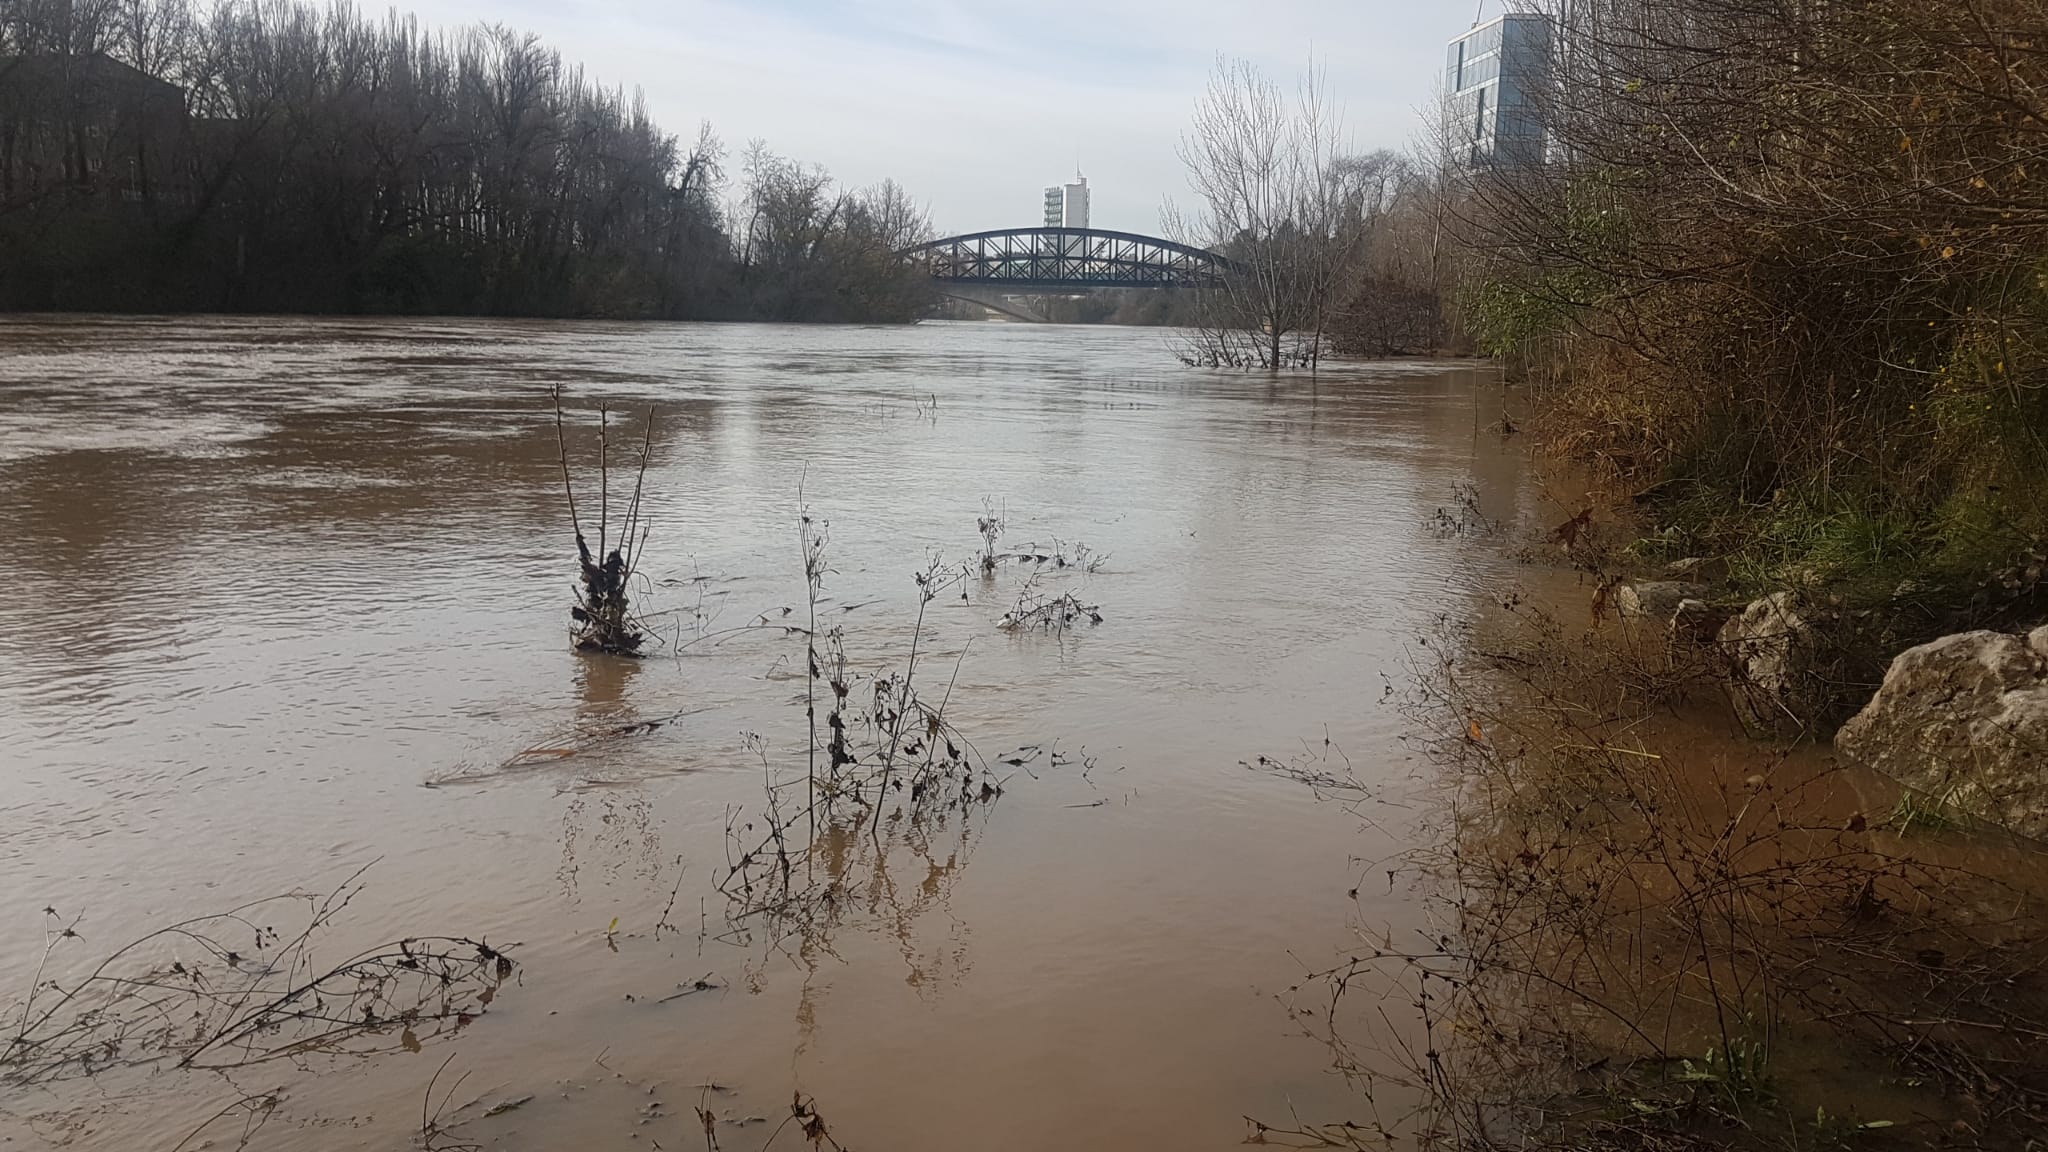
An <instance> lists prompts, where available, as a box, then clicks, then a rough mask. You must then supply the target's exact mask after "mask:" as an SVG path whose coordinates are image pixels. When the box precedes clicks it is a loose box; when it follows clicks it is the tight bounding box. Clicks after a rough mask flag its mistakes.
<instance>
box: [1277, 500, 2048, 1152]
mask: <svg viewBox="0 0 2048 1152" xmlns="http://www.w3.org/2000/svg"><path fill="white" fill-rule="evenodd" d="M1560 487H1566V486H1563V485H1561V486H1560ZM1586 501H1587V498H1586V497H1584V496H1582V495H1578V494H1576V493H1574V494H1573V495H1572V496H1570V497H1568V498H1567V500H1566V501H1565V502H1563V503H1560V504H1557V505H1554V506H1553V507H1554V508H1555V509H1556V511H1555V515H1554V517H1553V521H1552V522H1551V523H1549V524H1547V525H1545V526H1544V527H1543V528H1541V529H1540V530H1538V531H1535V532H1524V533H1522V534H1521V535H1520V537H1519V538H1518V539H1517V538H1513V536H1512V534H1509V538H1507V539H1502V538H1501V537H1500V536H1494V535H1489V534H1488V533H1489V529H1490V525H1489V523H1488V521H1487V520H1486V519H1485V517H1484V515H1483V513H1482V512H1481V511H1480V510H1479V509H1478V507H1477V506H1476V504H1475V505H1473V506H1472V507H1471V508H1470V509H1469V510H1468V512H1467V513H1466V514H1463V515H1458V514H1452V515H1449V516H1446V517H1445V518H1443V519H1442V520H1441V521H1440V522H1441V523H1443V524H1445V525H1447V526H1448V528H1449V530H1451V531H1453V532H1455V533H1456V534H1458V535H1460V536H1463V537H1467V538H1470V539H1471V543H1472V546H1474V547H1478V548H1501V549H1506V550H1508V551H1512V552H1514V553H1516V554H1519V555H1521V556H1523V557H1524V558H1525V560H1527V561H1528V562H1530V563H1531V564H1533V565H1534V566H1535V572H1536V573H1537V574H1536V575H1532V577H1531V579H1530V580H1529V581H1527V582H1525V587H1526V588H1528V590H1527V591H1524V592H1513V593H1506V594H1503V595H1502V596H1500V597H1498V598H1497V599H1496V600H1495V601H1494V602H1493V603H1492V604H1491V605H1489V606H1488V607H1487V608H1486V609H1484V610H1481V611H1479V612H1476V613H1475V614H1473V615H1472V616H1471V617H1468V618H1460V619H1446V620H1445V621H1443V622H1442V623H1441V625H1440V627H1439V628H1438V629H1437V631H1436V632H1435V633H1434V634H1433V635H1432V636H1430V637H1429V638H1427V639H1426V641H1425V642H1424V644H1423V646H1422V648H1421V650H1420V653H1419V655H1418V659H1417V665H1418V666H1417V669H1416V678H1415V680H1414V689H1413V693H1412V695H1410V696H1409V697H1408V698H1407V711H1408V713H1409V714H1410V715H1411V716H1413V717H1414V718H1415V719H1416V721H1417V722H1418V724H1420V725H1423V726H1425V727H1426V728H1427V730H1428V731H1430V732H1432V733H1434V736H1433V738H1432V739H1431V740H1429V741H1428V743H1427V748H1428V750H1429V753H1430V756H1431V759H1432V761H1433V762H1434V763H1435V764H1436V765H1437V766H1438V767H1439V769H1440V770H1441V771H1442V773H1443V774H1442V776H1441V778H1440V792H1439V797H1440V801H1441V808H1440V809H1439V811H1440V812H1441V813H1442V815H1441V817H1440V818H1439V820H1438V822H1437V823H1436V825H1435V832H1436V838H1435V839H1434V840H1433V841H1431V842H1430V843H1428V844H1427V845H1425V846H1424V847H1422V848H1420V849H1417V850H1415V851H1412V852H1409V853H1406V854H1404V855H1403V856H1401V857H1399V858H1398V860H1396V861H1392V862H1388V863H1387V864H1386V865H1384V867H1385V874H1386V881H1387V882H1388V883H1393V882H1395V881H1396V879H1397V877H1402V876H1406V877H1410V878H1411V879H1412V881H1413V882H1415V883H1417V884H1419V885H1421V886H1423V887H1425V888H1427V889H1429V890H1430V891H1432V892H1433V893H1434V894H1435V900H1436V920H1435V924H1436V928H1435V930H1434V934H1433V935H1431V936H1430V937H1428V938H1426V939H1423V940H1419V941H1417V940H1400V939H1397V938H1395V937H1392V936H1388V937H1385V938H1375V939H1374V942H1373V944H1372V946H1371V947H1369V948H1365V949H1361V950H1359V951H1358V952H1357V953H1356V954H1354V955H1353V956H1352V957H1351V958H1350V959H1349V960H1348V961H1347V962H1345V963H1344V964H1341V965H1339V966H1337V967H1335V968H1333V969H1330V970H1328V971H1326V972H1323V973H1319V974H1318V975H1317V976H1316V978H1314V979H1312V980H1310V981H1307V982H1305V984H1304V985H1303V986H1302V987H1301V988H1300V989H1298V990H1297V992H1296V994H1295V1000H1294V1003H1295V1006H1296V1007H1297V1009H1298V1010H1300V1011H1301V1013H1302V1016H1303V1018H1304V1019H1305V1020H1308V1021H1311V1024H1310V1025H1308V1030H1309V1031H1311V1032H1312V1033H1314V1034H1316V1035H1318V1036H1319V1037H1321V1038H1322V1039H1323V1040H1325V1042H1327V1043H1329V1044H1330V1045H1331V1046H1332V1049H1333V1051H1334V1052H1335V1053H1336V1055H1337V1058H1338V1062H1339V1066H1340V1067H1342V1068H1344V1069H1345V1070H1346V1071H1347V1072H1349V1073H1351V1074H1353V1075H1354V1076H1356V1077H1357V1078H1358V1079H1359V1080H1360V1082H1361V1083H1363V1084H1364V1085H1366V1087H1367V1092H1368V1096H1369V1097H1373V1096H1374V1095H1375V1093H1376V1092H1377V1093H1383V1094H1385V1095H1386V1096H1388V1097H1392V1098H1398V1096H1399V1094H1400V1093H1401V1092H1406V1093H1409V1094H1411V1095H1419V1096H1421V1097H1423V1098H1424V1099H1426V1101H1427V1103H1426V1104H1425V1105H1424V1106H1423V1107H1422V1108H1421V1109H1420V1110H1419V1111H1418V1112H1417V1113H1414V1114H1396V1113H1394V1112H1393V1111H1391V1110H1390V1109H1388V1108H1386V1107H1383V1106H1381V1105H1380V1102H1379V1101H1378V1100H1377V1099H1375V1101H1374V1107H1373V1108H1372V1109H1371V1111H1370V1113H1369V1115H1370V1116H1371V1117H1373V1118H1374V1123H1372V1124H1368V1125H1365V1126H1363V1127H1360V1128H1356V1129H1349V1128H1342V1127H1331V1126H1311V1127H1309V1128H1307V1129H1301V1130H1295V1131H1293V1132H1292V1136H1293V1137H1296V1138H1301V1137H1305V1138H1307V1139H1309V1140H1311V1141H1313V1142H1315V1143H1317V1144H1318V1145H1319V1146H1336V1147H1355V1148H1367V1147H1380V1146H1381V1144H1379V1143H1377V1142H1376V1141H1378V1140H1380V1139H1382V1138H1383V1137H1386V1136H1392V1137H1395V1138H1400V1139H1414V1140H1419V1141H1421V1142H1422V1144H1423V1145H1424V1146H1426V1147H1441V1148H1458V1149H1473V1148H1478V1149H1492V1148H1517V1149H1528V1148H1541V1149H1558V1150H1565V1149H1569V1150H1571V1152H1587V1150H1594V1149H1599V1150H1605V1149H1645V1148H1653V1149H1699V1150H1705V1149H1715V1150H1726V1149H1755V1150H1773V1152H1782V1150H1793V1149H1812V1148H1838V1147H1856V1148H1880V1149H1894V1148H1896V1149H1907V1148H1912V1149H1921V1148H1947V1147H1955V1146H1964V1147H1972V1148H1986V1149H2012V1150H2015V1152H2018V1150H2023V1149H2028V1148H2031V1147H2032V1142H2033V1140H2034V1139H2035V1137H2036V1136H2037V1134H2038V1133H2039V1131H2041V1130H2042V1125H2043V1123H2044V1117H2048V1078H2044V1076H2043V1074H2042V1069H2043V1065H2042V1063H2041V1060H2040V1055H2041V1053H2042V1051H2043V1050H2044V1044H2048V982H2044V980H2043V979H2042V975H2041V973H2042V971H2043V969H2044V967H2048V848H2044V847H2043V846H2042V845H2041V844H2040V843H2039V842H2038V841H2034V840H2030V839H2027V838H2025V837H2023V836H2021V835H2017V834H2015V833H2014V832H2013V831H2010V830H2007V829H2005V828H2001V827H1999V826H1997V825H1996V824H1995V823H1993V822H1991V821H1988V820H1985V819H1981V818H1976V817H1974V816H1973V815H1971V814H1970V813H1969V812H1966V811H1963V810H1962V809H1964V808H1967V807H1968V805H1967V804H1957V803H1944V801H1943V798H1942V797H1941V796H1939V795H1934V796H1930V795H1929V794H1928V793H1927V792H1926V791H1924V790H1918V791H1916V790H1914V789H1912V788H1908V787H1905V786H1902V785H1901V783H1900V782H1899V781H1898V780H1895V779H1892V778H1889V777H1887V776H1885V775H1882V774H1880V773H1879V772H1877V771H1874V770H1873V768H1872V766H1871V764H1869V763H1866V762H1863V761H1861V760H1859V759H1858V758H1857V757H1855V756H1850V755H1844V754H1840V753H1837V752H1835V751H1834V750H1833V749H1831V748H1830V747H1829V746H1828V745H1827V743H1826V742H1825V739H1824V737H1825V735H1826V734H1827V733H1825V732H1820V733H1816V732H1815V731H1814V730H1812V729H1810V728H1802V727H1801V726H1800V725H1799V724H1797V723H1789V722H1791V721H1792V720H1793V716H1792V713H1791V711H1790V709H1789V708H1786V707H1783V706H1781V705H1782V704H1783V702H1784V701H1785V700H1787V699H1790V698H1796V696H1797V691H1796V690H1798V689H1800V687H1801V685H1803V684H1804V683H1805V681H1804V680H1801V679H1798V677H1806V676H1811V677H1812V678H1813V679H1814V680H1815V681H1822V680H1824V674H1823V666H1822V665H1821V664H1820V663H1819V661H1820V660H1821V659H1823V658H1824V655H1825V653H1827V652H1828V651H1830V649H1827V648H1826V647H1824V646H1823V645H1822V644H1821V642H1820V641H1819V640H1818V639H1812V638H1809V635H1808V633H1807V632H1805V631H1799V632H1797V633H1794V632H1792V631H1791V630H1790V628H1791V626H1788V625H1786V624H1785V621H1784V619H1783V618H1782V617H1774V618H1773V620H1774V621H1775V622H1776V623H1777V624H1779V625H1781V626H1780V627H1779V628H1778V629H1777V630H1776V631H1775V632H1772V631H1771V630H1769V629H1755V628H1751V629H1749V630H1748V631H1745V630H1744V625H1743V621H1742V619H1741V616H1740V614H1739V613H1738V612H1737V611H1736V609H1738V608H1739V607H1741V605H1740V604H1739V597H1735V598H1733V601H1731V597H1730V596H1729V595H1728V594H1727V593H1725V592H1724V593H1717V592H1716V591H1715V588H1716V585H1715V584H1714V583H1713V582H1712V581H1713V580H1714V578H1715V572H1714V570H1713V568H1712V567H1711V566H1710V565H1708V564H1707V563H1705V562H1703V561H1697V560H1695V561H1693V562H1691V563H1689V564H1686V565H1683V566H1681V567H1680V568H1679V569H1677V570H1675V571H1667V572H1662V573H1660V575H1662V576H1663V577H1664V579H1662V580H1660V581H1657V582H1642V583H1627V582H1623V581H1622V580H1621V579H1620V578H1619V577H1618V576H1616V575H1615V574H1614V573H1613V572H1612V571H1611V569H1609V568H1608V567H1607V566H1606V563H1603V562H1611V560H1612V558H1614V557H1616V556H1625V555H1627V542H1628V541H1631V540H1635V539H1639V538H1640V536H1639V535H1638V534H1637V533H1638V531H1639V530H1638V529H1636V528H1635V525H1637V524H1639V523H1640V521H1639V520H1638V519H1636V517H1635V516H1634V515H1632V514H1629V513H1622V514H1616V512H1615V510H1614V506H1613V505H1611V504H1610V505H1600V504H1597V503H1595V504H1591V505H1590V507H1589V505H1588V503H1587V502H1586ZM1573 570H1576V571H1577V573H1578V577H1579V580H1578V585H1577V587H1576V588H1574V587H1571V586H1570V585H1569V584H1567V585H1565V586H1558V585H1557V584H1555V583H1554V582H1552V581H1550V580H1548V579H1547V578H1546V577H1544V576H1542V575H1540V573H1542V572H1545V571H1551V572H1558V571H1565V572H1569V571H1573ZM1721 587H1723V588H1725V587H1726V585H1725V584H1724V585H1721ZM1808 594H1809V595H1811V594H1812V593H1810V592H1809V593H1808ZM1792 602H1793V603H1800V601H1797V600H1794V601H1792ZM1772 603H1773V604H1777V603H1780V602H1779V601H1774V602H1772ZM1805 603H1807V604H1808V605H1809V607H1807V608H1806V609H1805V611H1806V612H1807V614H1808V618H1810V619H1813V620H1816V621H1820V622H1824V623H1829V624H1833V623H1838V622H1840V621H1842V620H1844V619H1848V620H1851V621H1854V620H1855V617H1854V616H1853V615H1852V610H1848V609H1845V608H1843V607H1841V606H1840V602H1839V601H1838V602H1836V604H1835V605H1834V606H1833V607H1832V608H1829V609H1827V610H1826V611H1827V614H1826V615H1824V614H1823V609H1822V608H1820V607H1817V606H1812V605H1813V602H1812V601H1805ZM1823 603H1825V602H1823ZM1750 623H1751V624H1755V623H1757V621H1755V620H1752V621H1751V622H1750ZM1794 623H1795V624H1796V622H1794ZM1858 623H1859V624H1860V626H1862V627H1864V628H1870V627H1872V625H1871V624H1870V623H1868V622H1867V620H1866V621H1861V622H1858ZM1855 626H1857V625H1856V624H1851V625H1845V628H1853V627H1855ZM1724 629H1732V631H1728V630H1724ZM1760 636H1762V637H1769V638H1773V639H1777V640H1783V641H1784V643H1782V644H1779V645H1773V644H1772V643H1770V642H1768V641H1767V642H1765V643H1762V644H1759V643H1758V641H1757V638H1758V637H1760ZM1864 642H1865V643H1871V644H1874V645H1881V644H1882V643H1885V642H1884V641H1881V640H1871V639H1868V638H1866V639H1865V640H1864ZM1891 642H1892V643H1897V641H1896V640H1894V641H1891ZM2015 643H2019V644H2021V645H2022V646H2024V643H2025V641H2024V640H2023V639H2020V640H2016V641H2015ZM1762 649H1771V650H1772V651H1773V652H1774V653H1775V655H1776V656H1777V657H1778V663H1777V665H1776V667H1777V668H1778V669H1779V670H1780V671H1786V670H1788V669H1790V668H1791V667H1792V664H1794V663H1796V662H1798V661H1802V660H1807V661H1811V663H1808V664H1804V665H1800V666H1799V667H1798V671H1797V676H1796V677H1794V678H1792V679H1790V680H1787V681H1783V682H1780V683H1779V684H1777V685H1776V686H1775V687H1777V688H1780V689H1784V690H1786V692H1788V693H1790V696H1788V695H1786V694H1782V693H1781V694H1776V695H1772V696H1771V697H1770V698H1769V699H1768V700H1761V699H1759V697H1758V688H1759V684H1758V683H1757V678H1756V677H1755V676H1749V677H1745V676H1744V675H1743V673H1744V672H1745V670H1748V671H1752V672H1754V671H1757V670H1758V669H1759V668H1760V667H1761V666H1762V665H1763V664H1766V663H1768V662H1769V661H1768V660H1767V659H1765V657H1766V656H1767V655H1770V654H1771V653H1766V652H1764V651H1762ZM1895 654H1896V653H1895ZM2044 672H2048V660H2040V661H2037V663H2036V664H2035V665H2034V666H2033V674H2034V675H2037V676H2039V675H2042V674H2043V673H2044ZM1826 682H1827V683H1831V684H1832V683H1834V682H1833V681H1826ZM1836 686H1837V689H1838V690H1839V688H1840V686H1839V685H1836ZM1887 691H1891V689H1887ZM1865 699H1866V700H1867V696H1866V697H1865ZM1858 706H1859V707H1860V706H1861V704H1860V702H1859V705H1858ZM1809 715H1810V714H1809ZM1772 720H1775V721H1778V722H1779V723H1777V724H1772V723H1760V721H1772ZM1859 723H1860V722H1859ZM1817 736H1819V737H1823V739H1816V737H1817ZM1950 754H1951V755H1952V756H1955V757H1958V758H1960V759H1962V760H1964V761H1967V750H1966V749H1956V750H1951V753H1950ZM1911 782H1914V783H1917V781H1911ZM1388 982H1392V983H1393V984H1395V985H1396V986H1398V987H1400V988H1401V989H1403V990H1404V993H1405V995H1403V996H1401V997H1400V999H1402V1000H1403V1001H1404V1002H1405V1004H1406V1005H1407V1008H1408V1010H1409V1011H1410V1012H1412V1013H1413V1014H1414V1015H1416V1016H1417V1017H1419V1018H1421V1019H1422V1020H1424V1021H1425V1022H1426V1024H1427V1032H1428V1034H1429V1036H1430V1037H1432V1039H1431V1040H1430V1041H1429V1043H1428V1044H1427V1045H1426V1047H1425V1048H1422V1049H1418V1048H1416V1047H1413V1046H1410V1045H1404V1044H1403V1043H1402V1042H1401V1041H1400V1040H1399V1038H1398V1037H1395V1036H1392V1035H1390V1033H1389V1029H1388V1026H1387V1021H1388V1020H1390V1019H1391V1018H1392V1017H1390V1016H1389V1015H1388V1014H1387V1011H1386V1008H1385V1005H1384V1002H1383V1000H1380V999H1379V998H1377V997H1375V996H1372V995H1367V994H1364V993H1362V991H1361V990H1362V989H1369V988H1379V987H1382V986H1383V985H1385V984H1386V983H1388ZM1390 1051H1392V1052H1400V1053H1403V1054H1405V1055H1406V1056H1407V1058H1408V1061H1409V1062H1408V1074H1407V1075H1406V1076H1402V1077H1388V1076H1387V1075H1386V1073H1385V1071H1384V1062H1385V1058H1386V1054H1387V1053H1388V1052H1390ZM1278 1127H1283V1126H1280V1125H1276V1128H1278ZM1275 1138H1276V1139H1278V1138H1279V1137H1278V1136H1276V1137H1275Z"/></svg>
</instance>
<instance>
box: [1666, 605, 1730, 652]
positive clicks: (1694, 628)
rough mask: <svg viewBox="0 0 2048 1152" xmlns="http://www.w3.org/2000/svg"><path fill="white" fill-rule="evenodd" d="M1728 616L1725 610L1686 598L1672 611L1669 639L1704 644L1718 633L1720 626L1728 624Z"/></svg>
mask: <svg viewBox="0 0 2048 1152" xmlns="http://www.w3.org/2000/svg"><path fill="white" fill-rule="evenodd" d="M1729 615H1730V613H1729V612H1728V610H1727V609H1725V608H1716V607H1715V606H1714V605H1712V604H1709V603H1707V602H1706V601H1705V600H1697V599H1693V598H1691V597H1687V598H1686V599H1684V600H1680V601H1679V602H1678V607H1677V608H1674V609H1672V612H1671V638H1672V639H1673V640H1683V641H1686V642H1688V643H1692V644H1704V643H1706V642H1707V641H1709V640H1712V639H1713V638H1714V637H1715V636H1716V635H1718V634H1719V633H1720V631H1721V627H1722V625H1724V624H1726V623H1728V617H1729Z"/></svg>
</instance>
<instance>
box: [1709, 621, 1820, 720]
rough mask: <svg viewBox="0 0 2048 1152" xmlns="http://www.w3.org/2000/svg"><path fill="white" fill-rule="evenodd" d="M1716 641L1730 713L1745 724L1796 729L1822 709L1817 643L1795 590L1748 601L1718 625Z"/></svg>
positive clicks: (1810, 623) (1811, 625)
mask: <svg viewBox="0 0 2048 1152" xmlns="http://www.w3.org/2000/svg"><path fill="white" fill-rule="evenodd" d="M1717 642H1718V643H1719V644H1720V645H1721V648H1722V651H1723V652H1725V653H1726V654H1727V657H1728V661H1729V673H1730V675H1729V679H1730V684H1729V688H1730V695H1731V696H1733V698H1734V700H1735V710H1736V713H1737V714H1738V715H1740V716H1741V717H1742V722H1743V723H1744V724H1745V725H1746V726H1748V727H1749V728H1750V730H1752V731H1757V732H1768V733H1778V734H1791V733H1797V732H1800V731H1804V730H1805V729H1806V727H1807V726H1808V725H1809V724H1810V723H1811V721H1812V720H1813V719H1814V718H1815V717H1816V716H1817V715H1819V714H1820V713H1821V712H1822V711H1824V710H1825V709H1826V707H1827V704H1828V699H1829V690H1828V686H1827V683H1826V680H1825V679H1824V678H1823V677H1822V676H1820V675H1819V670H1818V668H1817V667H1816V665H1817V664H1818V662H1819V659H1818V653H1819V645H1818V644H1817V643H1816V638H1815V636H1814V630H1813V623H1812V621H1811V620H1809V619H1808V609H1807V607H1806V606H1805V605H1804V604H1803V603H1801V601H1800V599H1799V595H1798V593H1796V592H1773V593H1772V594H1771V595H1769V596H1766V597H1764V598H1763V599H1761V600H1758V601H1755V602H1753V603H1751V604H1750V605H1749V607H1747V608H1744V609H1743V610H1742V611H1741V612H1740V613H1738V614H1737V615H1736V616H1734V617H1733V618H1732V619H1730V620H1729V621H1728V622H1727V623H1726V624H1724V625H1722V626H1721V632H1720V635H1719V636H1718V637H1717Z"/></svg>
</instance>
